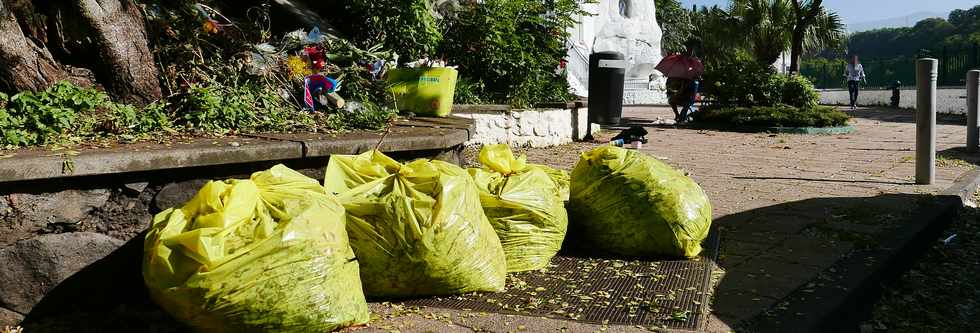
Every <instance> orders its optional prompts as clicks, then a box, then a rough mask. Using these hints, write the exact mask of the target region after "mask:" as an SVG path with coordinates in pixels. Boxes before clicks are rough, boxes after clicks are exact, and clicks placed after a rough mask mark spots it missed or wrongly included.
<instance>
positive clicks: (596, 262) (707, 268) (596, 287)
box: [405, 232, 718, 331]
mask: <svg viewBox="0 0 980 333" xmlns="http://www.w3.org/2000/svg"><path fill="white" fill-rule="evenodd" d="M717 245H718V236H717V233H714V232H713V233H712V236H710V237H709V239H708V240H707V241H706V242H705V254H704V255H703V256H702V258H700V259H698V260H688V261H640V260H614V259H596V258H581V257H571V256H561V255H559V256H557V257H555V258H554V259H553V260H552V262H551V263H552V265H551V267H549V268H548V269H547V271H543V272H542V271H533V272H521V273H512V274H510V275H509V276H508V279H507V289H506V290H505V291H503V292H500V293H472V294H466V295H460V296H450V297H436V298H428V299H420V300H411V301H407V302H405V304H406V305H416V306H427V307H434V308H445V309H462V310H470V311H482V312H494V313H505V314H521V315H530V316H542V317H550V318H558V319H565V320H575V321H584V322H593V323H608V324H615V325H642V326H645V327H660V328H670V329H681V330H698V331H700V330H702V329H703V328H704V324H705V323H706V322H707V314H708V305H709V304H708V302H709V300H710V296H711V272H712V269H713V267H714V259H715V255H716V253H717V249H718V246H717Z"/></svg>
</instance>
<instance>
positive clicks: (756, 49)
mask: <svg viewBox="0 0 980 333" xmlns="http://www.w3.org/2000/svg"><path fill="white" fill-rule="evenodd" d="M729 12H730V13H731V15H732V16H733V17H735V18H737V20H738V26H739V31H740V33H741V34H742V36H743V38H745V43H746V44H747V45H748V47H747V50H748V51H749V52H750V53H751V54H752V56H753V57H754V58H755V60H756V61H758V62H759V63H760V64H763V65H771V64H772V63H774V62H776V60H777V59H779V55H781V54H782V53H783V52H784V51H786V49H788V48H789V47H790V45H791V42H792V31H791V29H790V27H792V26H793V23H794V19H793V7H792V6H791V5H790V2H789V1H786V0H735V1H733V2H732V6H731V9H730V10H729Z"/></svg>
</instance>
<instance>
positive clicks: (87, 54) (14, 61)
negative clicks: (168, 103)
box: [0, 0, 160, 105]
mask: <svg viewBox="0 0 980 333" xmlns="http://www.w3.org/2000/svg"><path fill="white" fill-rule="evenodd" d="M32 3H33V5H32ZM35 6H36V7H35ZM39 17H46V18H47V20H45V21H43V22H41V20H39V19H38V18H39ZM80 68H84V69H87V70H91V72H92V73H94V77H95V80H94V81H95V82H96V83H98V84H100V85H102V86H104V87H105V88H106V90H107V91H108V92H109V94H111V95H112V96H113V97H114V98H115V100H117V101H122V102H127V103H132V104H137V105H145V104H147V103H149V102H151V101H153V100H156V99H158V98H160V82H159V78H158V76H157V70H156V66H155V65H154V60H153V54H152V53H150V49H149V46H148V43H147V35H146V31H145V29H144V24H143V15H142V12H141V11H140V9H139V7H137V6H136V4H134V3H133V2H132V0H74V1H67V0H63V1H49V2H33V1H23V0H0V89H2V90H4V91H8V92H17V91H21V90H34V91H36V90H41V89H44V88H46V87H48V86H50V85H52V84H54V83H56V82H58V81H61V80H66V79H68V80H72V81H74V82H76V83H82V84H84V83H88V82H91V81H92V80H91V79H85V78H84V77H85V76H86V75H84V74H85V73H86V72H87V70H82V69H80ZM79 73H81V75H79ZM80 76H81V77H80ZM88 76H91V75H88Z"/></svg>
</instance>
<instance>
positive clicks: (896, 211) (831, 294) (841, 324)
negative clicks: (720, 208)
mask: <svg viewBox="0 0 980 333" xmlns="http://www.w3.org/2000/svg"><path fill="white" fill-rule="evenodd" d="M951 200H955V204H956V207H958V206H959V200H960V199H959V197H956V196H933V195H926V194H887V195H879V196H875V197H846V198H816V199H808V200H802V201H795V202H788V203H782V204H777V205H773V206H768V207H763V208H759V209H754V210H750V211H745V212H740V213H737V214H732V215H727V216H724V217H722V218H719V219H717V220H716V221H715V224H714V227H715V228H718V229H719V230H721V250H720V257H719V266H720V267H721V268H723V269H724V270H725V275H724V277H723V278H722V279H721V280H720V281H719V282H718V284H717V287H716V289H715V294H714V302H713V304H712V309H713V314H714V315H715V316H717V317H718V318H719V319H721V320H722V322H724V324H725V325H727V326H728V327H731V328H733V329H736V330H738V331H739V332H742V331H747V332H857V331H858V326H859V323H860V322H861V321H862V320H864V319H866V318H867V316H868V315H869V314H870V311H871V310H872V308H873V306H874V304H875V302H876V301H877V300H878V298H879V296H880V295H879V294H880V288H879V287H880V286H881V285H883V284H887V283H889V282H891V281H893V280H894V279H895V278H897V277H898V276H899V275H900V274H901V273H902V272H904V271H905V270H906V269H907V268H908V267H909V265H910V264H911V263H912V262H914V259H915V258H916V257H917V256H919V255H921V254H922V253H923V250H924V249H925V248H927V247H929V246H931V245H932V241H933V240H934V239H936V238H935V236H936V235H938V233H939V232H940V231H941V230H942V227H941V226H942V225H943V223H942V221H944V220H943V219H945V220H950V219H951V218H952V214H954V213H953V212H955V209H948V207H952V203H953V201H951ZM945 214H950V216H948V217H947V216H946V215H945Z"/></svg>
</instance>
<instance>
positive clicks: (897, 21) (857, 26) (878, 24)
mask: <svg viewBox="0 0 980 333" xmlns="http://www.w3.org/2000/svg"><path fill="white" fill-rule="evenodd" d="M947 16H949V13H939V12H917V13H912V14H909V15H907V16H902V17H893V18H889V19H883V20H875V21H866V22H858V23H851V24H848V25H847V30H848V31H849V32H861V31H868V30H874V29H881V28H901V27H911V26H913V25H915V23H916V22H919V21H921V20H923V19H927V18H931V17H942V18H946V17H947Z"/></svg>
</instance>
